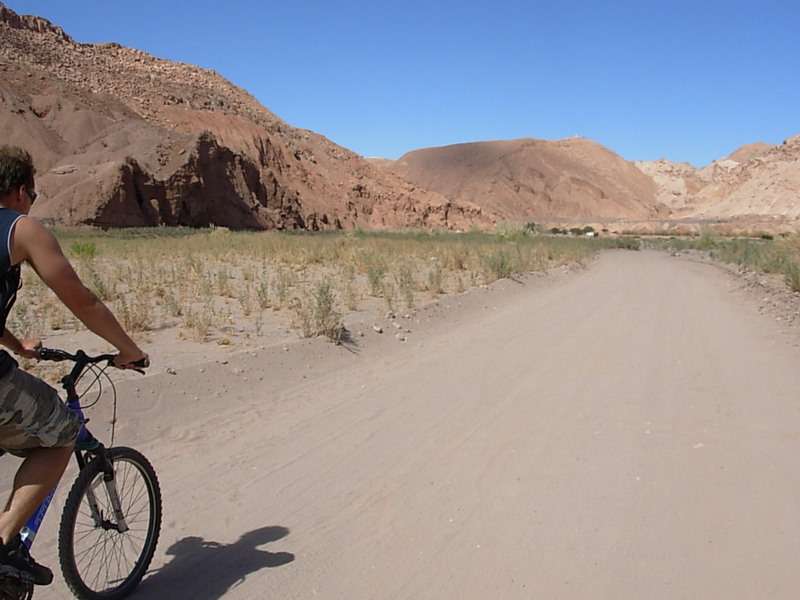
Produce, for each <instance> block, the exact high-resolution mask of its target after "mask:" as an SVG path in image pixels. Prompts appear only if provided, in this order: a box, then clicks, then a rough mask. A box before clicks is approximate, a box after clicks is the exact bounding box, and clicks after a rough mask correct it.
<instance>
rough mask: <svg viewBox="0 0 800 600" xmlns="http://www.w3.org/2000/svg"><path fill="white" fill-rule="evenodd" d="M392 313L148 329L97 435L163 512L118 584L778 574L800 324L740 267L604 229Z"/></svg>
mask: <svg viewBox="0 0 800 600" xmlns="http://www.w3.org/2000/svg"><path fill="white" fill-rule="evenodd" d="M407 316H408V318H406V315H403V314H399V315H398V317H397V319H396V321H397V322H398V323H400V324H401V327H400V328H397V327H394V326H393V325H391V323H388V324H386V327H387V329H386V330H384V333H377V332H376V331H374V330H373V329H372V328H371V326H370V324H364V326H363V327H362V328H361V330H362V333H363V336H359V335H357V334H355V335H354V342H355V343H353V344H348V345H343V346H338V347H337V346H334V345H332V344H330V343H328V342H326V341H324V340H322V339H317V340H304V341H302V340H294V339H291V338H286V339H285V340H281V341H277V342H275V343H271V344H265V345H264V346H263V347H252V348H248V349H247V350H246V351H244V352H237V349H236V348H219V347H214V348H211V349H209V354H208V355H207V358H205V359H201V358H200V356H202V354H199V353H193V354H192V355H191V356H193V357H194V360H189V359H187V358H186V357H184V358H183V359H180V358H179V357H180V355H181V348H180V347H179V346H177V345H174V344H172V345H169V346H159V345H157V344H155V343H154V344H151V345H150V346H149V347H148V348H147V349H148V351H149V352H150V353H151V355H152V357H153V362H154V367H153V368H152V369H151V372H150V374H148V375H147V376H146V377H138V376H137V377H135V378H134V376H132V375H129V374H124V376H123V378H122V380H121V382H120V383H119V385H118V392H119V395H120V426H119V429H118V432H117V440H116V442H117V443H118V444H124V445H132V446H135V447H137V448H138V449H140V450H141V451H143V452H144V453H145V454H146V455H147V456H148V457H149V458H150V459H151V461H152V462H153V464H154V465H155V467H156V470H157V472H158V474H159V477H160V479H161V485H162V488H163V496H164V523H163V531H162V534H161V541H160V543H159V547H158V550H157V553H156V557H155V559H154V563H153V568H152V570H151V572H150V573H149V574H148V575H147V576H146V578H145V580H144V581H143V582H142V584H141V586H140V587H139V588H138V590H137V591H136V593H135V594H134V595H133V596H131V598H138V599H145V598H159V599H160V598H165V599H170V600H183V599H186V600H188V599H192V600H197V599H217V598H225V599H231V600H238V599H264V598H284V599H288V598H296V599H307V598H325V599H373V598H397V599H420V598H431V599H445V600H446V599H454V600H455V599H458V600H470V599H475V600H477V599H481V600H484V599H486V598H504V599H530V598H559V599H587V600H589V599H591V600H596V599H597V598H615V599H617V598H647V599H648V600H656V599H661V598H663V599H670V600H674V599H675V598H685V599H690V598H696V599H702V600H708V599H712V598H720V599H723V598H724V599H726V600H731V599H735V598H772V599H778V598H794V597H795V596H796V591H797V589H798V587H799V586H800V571H799V570H798V569H797V565H796V562H797V559H796V557H797V556H798V555H800V519H798V517H797V512H798V511H797V501H798V497H800V468H798V466H799V465H800V404H799V403H798V402H797V390H798V389H800V369H798V364H800V363H799V362H798V360H799V359H800V347H798V338H797V335H796V332H794V331H793V330H791V329H790V328H788V327H787V326H786V323H785V322H784V321H778V320H776V319H775V318H773V317H771V316H769V315H767V314H764V313H761V312H759V310H758V307H757V306H756V304H754V302H753V300H752V298H750V297H748V296H747V294H745V293H744V291H743V289H742V285H741V282H740V281H739V280H737V278H735V277H733V276H732V275H731V274H730V273H728V272H726V271H725V270H723V269H720V268H718V267H715V266H713V265H710V264H705V263H703V262H699V261H696V260H692V259H687V258H686V257H672V256H670V255H668V254H666V253H660V252H628V251H613V252H607V253H604V254H603V255H602V256H601V257H600V258H599V259H598V260H597V261H595V262H594V263H593V264H591V265H589V266H588V267H587V268H585V269H558V270H555V271H552V272H550V273H547V274H529V275H525V276H523V277H520V278H519V279H517V280H505V281H502V282H498V283H497V284H495V285H493V286H491V287H489V288H484V289H477V290H473V291H471V292H468V293H465V294H462V295H460V296H458V297H453V298H448V299H444V300H441V301H439V302H437V303H435V304H433V305H430V306H428V307H425V308H424V309H420V310H418V311H416V312H415V313H413V314H409V315H407ZM353 330H354V331H355V330H356V328H355V327H354V328H353ZM397 333H402V335H403V336H404V337H405V338H406V339H405V341H400V340H399V339H398V338H397V337H396V334H397ZM212 354H213V355H212ZM165 365H168V367H165ZM169 365H171V366H169ZM167 368H169V370H170V372H167V370H166V369H167ZM101 421H102V418H99V419H98V420H97V425H98V426H100V422H101ZM14 461H15V459H12V458H4V459H3V460H2V461H0V462H2V463H3V464H2V468H3V477H4V480H6V479H7V478H8V477H9V475H8V474H7V473H10V472H12V471H13V467H14V466H15V465H14V464H13V463H14ZM65 493H66V486H64V489H62V490H61V491H60V492H59V495H58V497H57V499H56V506H57V507H58V505H59V503H63V497H64V496H65ZM56 512H58V511H57V510H56V511H54V513H51V514H50V515H48V520H47V523H46V524H45V527H44V528H43V530H42V532H41V534H40V538H39V540H37V546H36V547H35V549H34V555H35V556H36V557H37V559H38V560H40V561H41V562H43V563H45V564H49V565H52V566H54V567H55V566H56V565H57V559H56V557H55V551H54V544H55V542H54V540H55V527H56V524H57V516H58V515H57V514H55V513H56ZM69 597H70V596H69V594H68V592H67V590H66V588H65V587H64V584H63V582H62V580H61V577H60V574H57V576H56V581H55V582H54V583H53V585H52V586H50V587H49V588H42V589H38V590H37V593H36V598H39V599H40V600H46V599H63V598H69Z"/></svg>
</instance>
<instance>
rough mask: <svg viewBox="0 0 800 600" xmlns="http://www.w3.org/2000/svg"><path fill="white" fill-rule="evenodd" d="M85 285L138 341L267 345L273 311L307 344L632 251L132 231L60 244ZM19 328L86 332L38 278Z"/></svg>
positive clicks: (543, 240) (584, 245)
mask: <svg viewBox="0 0 800 600" xmlns="http://www.w3.org/2000/svg"><path fill="white" fill-rule="evenodd" d="M56 234H57V236H58V237H59V239H60V241H61V243H62V246H63V247H64V248H65V252H66V253H67V255H68V256H69V257H70V259H71V260H72V262H73V264H74V265H75V268H76V270H77V271H78V273H79V274H80V276H81V278H82V279H83V281H84V283H85V284H86V285H87V286H89V287H91V288H92V289H93V290H94V291H95V292H96V293H97V294H98V296H100V297H101V298H102V299H103V300H104V301H105V302H107V303H108V304H109V306H110V307H111V308H112V310H113V311H114V312H115V314H116V315H117V316H118V317H119V319H120V320H121V322H122V323H123V325H124V326H125V327H126V328H127V329H129V330H130V331H132V332H140V331H148V330H154V329H166V328H171V327H177V328H179V330H180V331H181V335H183V336H184V337H186V338H192V339H196V340H201V341H203V340H208V339H210V338H211V337H213V336H214V335H215V334H217V337H222V339H224V336H223V335H222V334H221V332H223V330H225V331H226V332H229V331H230V330H231V328H232V327H235V328H236V329H237V333H238V334H241V335H245V336H253V335H259V334H260V333H261V329H262V327H263V324H264V320H265V316H266V315H267V314H268V313H269V312H270V311H271V312H272V313H273V314H274V313H276V312H277V313H279V314H281V315H285V318H284V322H285V323H286V324H287V326H288V327H293V328H296V329H297V330H298V333H299V334H300V335H302V336H316V335H326V336H327V337H329V338H330V339H332V340H338V339H339V337H340V336H341V335H342V332H343V327H344V325H343V323H344V321H343V315H345V314H347V313H348V312H353V311H355V310H359V309H360V308H361V306H362V304H363V303H364V302H365V301H367V300H370V299H372V300H373V305H374V299H376V298H377V299H379V300H380V301H381V310H401V309H411V308H414V307H416V306H419V305H421V304H424V303H425V302H428V301H429V300H430V299H431V298H436V297H439V296H442V295H446V294H455V293H459V292H461V291H464V290H466V289H469V288H471V287H474V286H478V285H482V284H488V283H491V282H492V281H495V280H496V279H499V278H503V277H510V276H513V275H514V274H515V273H520V272H524V271H535V270H541V269H546V268H550V267H553V266H557V265H561V264H566V263H573V262H576V261H582V260H585V259H587V258H589V257H591V256H593V255H594V254H595V253H596V252H598V251H599V250H600V249H603V248H608V247H620V246H624V245H626V244H630V242H626V241H620V240H612V239H610V238H609V239H604V238H599V239H597V238H595V239H589V238H585V239H584V238H565V237H551V236H532V235H528V234H527V233H526V232H524V230H519V231H513V230H509V229H508V228H506V229H504V230H503V232H502V233H500V234H494V235H492V234H485V233H468V234H449V233H436V232H401V233H364V232H360V231H359V232H355V233H318V234H297V233H295V234H289V233H278V232H257V233H256V232H232V231H228V230H226V229H212V230H199V231H198V230H184V229H158V230H121V231H115V232H101V231H63V232H56ZM24 285H25V290H24V291H23V292H22V296H21V297H22V298H24V301H23V302H19V303H18V305H17V307H16V308H15V310H14V311H13V313H12V317H11V320H10V326H11V328H12V329H14V330H15V331H17V332H18V333H19V334H20V335H22V336H31V337H45V336H46V334H47V332H48V331H52V330H65V329H66V330H69V329H74V330H78V329H80V328H81V325H80V323H79V322H77V321H76V320H75V318H74V317H73V316H72V315H71V314H70V313H69V312H68V311H67V310H66V309H64V308H63V307H62V306H61V304H60V303H59V302H58V301H57V300H56V298H55V297H54V296H53V294H52V293H51V292H50V290H48V289H47V288H46V287H45V286H44V285H43V284H42V283H41V282H40V281H39V279H38V277H36V275H35V274H34V273H32V271H31V270H30V269H25V270H24Z"/></svg>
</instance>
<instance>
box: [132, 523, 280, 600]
mask: <svg viewBox="0 0 800 600" xmlns="http://www.w3.org/2000/svg"><path fill="white" fill-rule="evenodd" d="M288 534H289V530H288V529H287V528H286V527H281V526H271V527H262V528H260V529H256V530H254V531H250V532H248V533H245V534H244V535H242V537H240V538H239V539H238V540H237V541H236V542H234V543H233V544H220V543H219V542H212V541H206V540H204V539H203V538H201V537H197V536H190V537H185V538H183V539H182V540H178V541H177V542H175V543H174V544H172V546H170V547H169V548H168V549H167V552H166V553H167V555H168V556H172V557H173V558H172V560H170V562H168V563H167V564H166V565H164V566H163V567H161V568H160V569H158V570H156V571H154V572H152V573H151V574H150V575H149V576H147V578H146V579H144V580H143V581H142V583H141V584H140V585H139V587H138V588H137V589H136V592H135V593H133V594H131V596H130V598H170V600H183V599H186V600H189V599H190V598H191V599H192V600H196V599H197V598H204V599H209V600H214V599H217V598H222V597H223V596H224V595H225V593H226V592H227V591H228V590H229V589H231V588H232V587H235V586H236V585H238V584H240V583H242V582H243V581H244V580H245V578H246V577H247V576H248V575H250V574H251V573H255V572H256V571H260V570H261V569H265V568H273V567H280V566H282V565H285V564H288V563H290V562H292V561H293V560H294V554H291V553H289V552H267V551H266V550H259V549H258V547H259V546H261V545H263V544H267V543H269V542H274V541H276V540H279V539H281V538H283V537H285V536H286V535H288Z"/></svg>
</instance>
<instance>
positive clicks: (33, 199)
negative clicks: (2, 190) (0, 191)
mask: <svg viewBox="0 0 800 600" xmlns="http://www.w3.org/2000/svg"><path fill="white" fill-rule="evenodd" d="M25 191H26V192H27V194H28V197H29V198H30V199H31V204H33V203H34V202H36V196H38V195H39V194H37V193H36V192H34V191H33V190H32V189H30V188H29V187H26V188H25Z"/></svg>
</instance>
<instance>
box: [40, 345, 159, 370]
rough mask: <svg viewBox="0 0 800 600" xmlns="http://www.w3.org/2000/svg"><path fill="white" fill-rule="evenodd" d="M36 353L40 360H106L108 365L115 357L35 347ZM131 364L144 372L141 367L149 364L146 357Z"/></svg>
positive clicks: (111, 363)
mask: <svg viewBox="0 0 800 600" xmlns="http://www.w3.org/2000/svg"><path fill="white" fill-rule="evenodd" d="M36 354H38V355H39V358H41V359H42V360H50V361H53V362H61V361H64V360H71V361H72V362H75V363H82V364H84V365H88V364H93V363H99V362H103V361H106V362H108V364H109V366H113V365H114V359H115V358H116V357H117V355H116V354H98V355H97V356H89V355H88V354H86V352H84V351H83V350H78V351H77V352H76V353H75V354H70V353H69V352H67V351H65V350H59V349H57V348H37V349H36ZM131 364H133V366H134V367H135V368H134V369H133V370H134V371H137V372H139V373H142V374H144V370H143V369H146V368H147V367H149V366H150V361H149V360H148V359H147V358H142V359H141V360H138V361H136V362H135V363H131Z"/></svg>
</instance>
